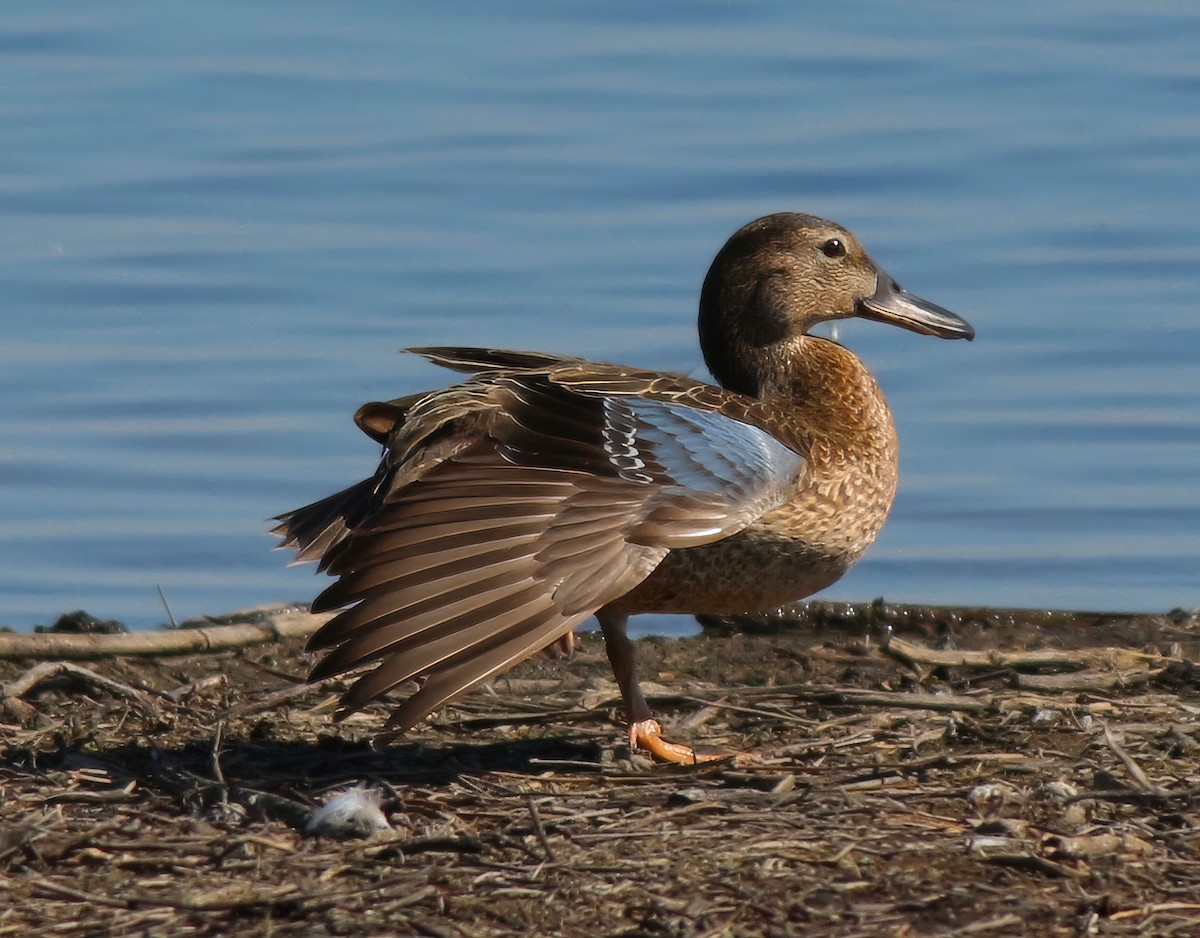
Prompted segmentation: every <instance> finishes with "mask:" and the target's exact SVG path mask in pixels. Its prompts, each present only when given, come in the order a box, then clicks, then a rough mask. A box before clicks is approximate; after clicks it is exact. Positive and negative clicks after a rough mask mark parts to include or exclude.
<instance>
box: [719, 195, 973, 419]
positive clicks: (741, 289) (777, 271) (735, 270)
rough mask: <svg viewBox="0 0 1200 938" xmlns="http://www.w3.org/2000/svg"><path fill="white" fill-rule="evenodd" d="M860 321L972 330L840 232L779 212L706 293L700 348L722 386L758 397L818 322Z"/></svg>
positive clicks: (761, 222) (725, 259)
mask: <svg viewBox="0 0 1200 938" xmlns="http://www.w3.org/2000/svg"><path fill="white" fill-rule="evenodd" d="M851 316H860V317H862V318H863V319H877V320H879V321H880V322H890V323H892V324H893V325H896V326H903V327H904V328H905V329H910V330H912V331H913V332H919V333H922V334H924V335H932V336H937V337H938V338H942V339H968V340H970V339H972V338H974V337H975V330H974V329H972V328H971V326H970V324H968V323H967V322H966V320H964V319H961V318H959V317H958V316H955V315H954V314H953V313H951V312H950V311H949V310H945V309H942V307H940V306H938V305H936V304H934V303H930V302H929V301H928V300H923V299H921V298H920V297H919V296H914V295H913V294H911V293H909V292H908V291H907V290H903V289H901V287H900V285H899V284H898V283H896V281H895V280H893V279H892V278H891V277H890V276H888V274H887V273H886V272H885V271H884V270H882V269H881V268H880V267H879V266H878V265H877V264H876V263H875V262H874V261H873V260H871V258H870V257H869V256H868V255H867V252H866V251H864V250H863V248H862V245H861V244H859V243H858V239H857V238H855V237H854V235H852V234H851V233H850V232H849V231H847V230H846V229H845V228H843V227H842V226H841V225H837V224H835V223H833V222H831V221H826V220H825V219H823V218H817V217H815V216H813V215H799V214H794V213H790V212H787V213H781V214H778V215H767V216H766V217H764V218H759V219H758V220H756V221H752V222H750V224H748V225H746V226H745V227H744V228H742V229H741V230H739V231H737V232H735V233H734V235H733V237H731V238H730V239H729V240H728V241H727V242H726V243H725V246H724V247H723V248H721V251H720V253H719V254H717V257H716V259H715V260H714V261H713V263H712V267H710V268H709V271H708V276H707V277H706V278H705V280H704V288H703V290H702V291H701V293H700V345H701V347H702V348H703V350H704V360H705V363H706V364H707V365H708V368H709V370H710V371H711V372H712V373H713V376H714V377H715V378H716V379H717V380H718V381H720V382H721V384H723V385H724V386H725V387H727V388H730V389H731V390H735V391H740V392H742V393H743V394H752V395H757V394H759V393H760V391H761V389H762V387H763V384H764V383H765V382H766V381H769V380H770V377H771V376H773V375H780V373H781V372H782V371H783V370H785V369H786V363H787V359H788V358H789V356H790V355H791V354H793V353H794V351H795V349H796V347H797V342H798V341H799V340H800V339H801V337H802V336H804V335H805V334H806V333H807V332H808V330H809V329H811V328H812V327H813V326H815V325H816V324H817V323H819V322H825V321H827V320H832V319H848V318H849V317H851Z"/></svg>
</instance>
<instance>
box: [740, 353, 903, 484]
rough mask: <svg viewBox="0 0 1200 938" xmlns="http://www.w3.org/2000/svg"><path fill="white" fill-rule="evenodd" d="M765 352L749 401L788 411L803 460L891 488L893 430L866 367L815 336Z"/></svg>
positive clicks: (876, 385) (886, 410) (892, 474)
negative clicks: (868, 476) (862, 474)
mask: <svg viewBox="0 0 1200 938" xmlns="http://www.w3.org/2000/svg"><path fill="white" fill-rule="evenodd" d="M770 352H771V354H769V355H765V356H760V357H759V358H758V359H757V363H758V368H757V373H756V375H755V379H754V380H755V383H756V386H757V389H758V391H757V393H756V394H755V395H754V396H755V397H757V398H759V399H760V400H761V401H762V402H763V403H764V404H766V405H767V406H769V407H772V408H776V407H778V406H779V405H781V404H782V405H783V406H784V407H786V408H787V411H788V412H790V413H791V414H792V415H793V418H794V419H792V420H789V421H787V423H788V424H790V425H791V426H792V427H794V428H796V432H798V433H800V434H802V435H803V439H801V440H798V441H797V443H798V444H799V445H800V446H801V447H802V448H803V450H804V451H805V455H806V456H807V457H808V458H809V459H810V460H812V461H814V462H816V463H821V464H825V466H826V467H827V468H828V469H830V470H833V471H835V472H836V471H837V470H838V469H839V468H841V469H844V470H846V471H863V472H868V473H869V474H871V475H872V476H873V477H875V478H874V479H873V481H874V482H875V483H876V484H877V485H879V486H881V487H882V488H883V489H889V490H890V489H891V488H893V487H894V484H895V463H896V430H895V427H894V425H893V424H892V415H891V412H890V411H889V410H888V406H887V401H886V400H885V399H884V397H883V393H882V392H881V391H880V390H879V385H878V384H877V383H876V382H875V379H874V378H873V377H872V376H871V373H870V372H869V371H868V370H867V368H866V366H865V365H864V364H863V363H862V362H861V361H859V360H858V358H857V357H856V356H855V355H854V354H853V353H852V352H851V351H850V350H849V349H846V348H844V347H843V346H841V345H838V344H837V343H836V342H831V341H829V340H828V339H822V338H818V337H817V336H810V335H802V336H796V337H790V338H788V339H787V340H786V341H785V342H781V343H778V344H776V345H775V346H773V347H772V348H771V350H770ZM743 393H744V392H743ZM854 467H857V469H855V468H854ZM885 475H886V476H888V478H884V477H883V476H885ZM888 501H889V503H890V495H889V496H888Z"/></svg>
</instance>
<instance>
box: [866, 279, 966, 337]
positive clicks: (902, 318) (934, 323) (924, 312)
mask: <svg viewBox="0 0 1200 938" xmlns="http://www.w3.org/2000/svg"><path fill="white" fill-rule="evenodd" d="M858 315H860V316H862V317H863V318H864V319H878V320H879V321H880V322H890V323H891V324H892V325H893V326H903V327H904V328H905V329H911V330H912V331H913V332H920V333H921V334H922V335H935V336H937V337H938V338H939V339H966V340H967V341H968V342H970V341H971V339H973V338H975V330H974V329H972V328H971V324H970V323H969V322H967V321H966V320H965V319H963V318H961V317H959V316H955V315H954V314H953V313H952V312H950V310H948V309H942V307H940V306H938V305H937V304H936V303H930V302H929V300H923V299H921V298H920V297H919V296H915V295H914V294H912V293H909V292H908V291H907V290H905V289H904V288H903V287H901V286H900V284H898V283H896V281H895V280H893V279H892V278H891V277H889V276H888V275H887V274H885V273H884V272H883V271H880V272H879V282H878V284H877V286H876V287H875V292H874V293H873V294H872V295H871V296H868V297H866V298H865V299H862V300H859V301H858Z"/></svg>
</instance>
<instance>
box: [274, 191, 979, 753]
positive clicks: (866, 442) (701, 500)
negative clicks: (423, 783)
mask: <svg viewBox="0 0 1200 938" xmlns="http://www.w3.org/2000/svg"><path fill="white" fill-rule="evenodd" d="M848 316H862V317H865V318H873V319H879V320H883V321H888V322H892V323H894V324H897V325H901V326H904V327H905V328H908V329H911V330H914V331H917V332H923V333H926V334H930V335H937V336H940V337H943V338H968V339H969V338H971V337H972V335H973V333H972V331H971V328H970V326H968V325H967V324H966V323H965V322H964V321H963V320H961V319H959V318H958V317H956V316H954V315H953V314H951V313H948V312H947V311H945V310H943V309H941V308H940V307H937V306H935V305H933V304H931V303H928V302H926V301H924V300H920V299H918V298H916V297H914V296H912V295H911V294H908V293H906V292H904V291H903V290H901V289H900V288H899V287H898V286H897V285H896V284H895V282H894V281H892V280H891V279H890V278H889V277H888V276H887V275H886V274H885V273H883V272H882V271H881V270H879V268H878V267H877V266H876V265H875V264H874V263H873V262H872V261H871V259H870V258H869V257H868V256H867V255H866V253H865V252H864V251H863V250H862V248H861V246H859V244H858V242H857V241H856V240H855V239H854V237H853V236H852V235H851V234H849V232H847V231H845V229H843V228H841V227H839V226H837V225H835V224H833V223H832V222H827V221H825V220H823V219H819V218H814V217H812V216H807V215H794V214H784V215H772V216H768V217H766V218H763V219H759V220H758V221H755V222H752V223H751V224H749V225H747V226H746V227H745V228H743V229H741V230H740V231H739V232H737V233H735V234H734V235H733V237H731V238H730V240H729V241H728V242H727V244H726V245H725V247H724V248H722V250H721V252H720V253H719V254H718V255H717V258H716V259H715V260H714V262H713V264H712V267H711V269H710V271H709V274H708V277H707V279H706V280H705V284H704V288H703V290H702V293H701V301H700V322H699V325H700V336H701V345H702V347H703V350H704V354H705V360H706V362H707V363H708V365H709V368H710V370H711V371H712V372H713V374H714V376H715V377H716V378H717V379H718V380H719V381H720V382H721V385H722V386H721V387H716V386H713V385H710V384H705V383H703V382H699V381H695V380H692V379H689V378H685V377H681V376H677V375H670V374H664V373H660V372H651V371H642V370H636V369H629V368H623V367H620V366H615V365H606V364H598V363H594V362H587V361H583V360H580V359H574V358H564V357H559V356H553V355H547V354H543V353H538V352H510V351H503V350H496V349H466V348H433V349H415V350H414V351H417V352H419V353H420V354H423V355H425V356H426V357H427V358H429V359H431V360H432V361H435V362H437V363H439V364H442V365H445V366H447V367H449V368H452V369H455V370H459V371H464V372H468V373H469V374H470V375H471V377H469V378H467V379H466V380H464V381H463V382H461V383H459V384H457V385H454V386H452V387H450V388H447V389H445V390H441V391H434V392H432V393H430V394H426V395H413V396H410V397H407V398H404V399H402V400H398V401H392V402H387V403H374V404H368V405H365V406H364V407H363V408H362V409H360V411H359V413H358V414H357V415H356V420H357V421H358V423H359V426H360V427H361V428H362V429H363V430H364V432H366V433H367V434H369V435H370V436H372V437H373V438H374V439H376V440H378V441H380V442H381V443H383V444H384V446H385V447H386V452H385V455H384V458H383V461H382V463H381V464H380V467H379V469H378V471H377V472H376V474H375V476H374V477H373V478H372V479H369V480H366V481H364V482H361V483H359V484H358V485H356V486H353V487H351V488H350V489H347V490H345V491H344V492H341V493H338V494H337V495H334V496H331V497H329V498H327V499H324V500H322V501H320V502H317V503H315V504H313V505H310V506H307V507H305V508H301V509H298V510H296V511H293V512H291V513H289V514H287V515H284V516H282V517H281V519H280V521H281V524H280V525H279V527H278V528H277V529H276V530H277V532H278V533H279V534H281V535H282V536H283V538H284V546H288V547H294V548H297V549H298V551H299V555H298V559H301V560H308V559H319V560H320V564H321V569H322V570H325V571H326V572H328V573H330V574H332V575H335V576H338V577H339V579H338V581H337V582H336V583H334V584H333V585H332V586H331V587H330V588H329V589H327V590H326V591H325V592H324V593H323V594H322V595H321V596H320V597H318V599H317V601H316V602H315V603H314V608H315V609H344V611H342V612H341V613H340V614H339V615H338V616H337V617H335V618H334V619H333V620H331V621H330V622H329V623H328V624H327V625H326V626H325V627H324V628H323V629H322V630H321V631H320V632H319V633H318V634H317V635H316V636H315V637H314V639H313V641H312V643H311V647H314V648H332V651H331V652H330V653H329V655H328V656H327V657H326V658H325V659H324V660H323V661H322V662H321V663H320V664H319V665H318V667H317V668H316V669H315V671H314V677H321V676H326V675H331V674H337V673H341V672H343V671H347V670H351V669H354V668H358V667H360V666H362V665H364V664H370V663H373V662H376V661H378V662H379V663H378V665H377V666H376V667H375V668H374V669H373V670H371V671H369V672H367V673H366V674H365V675H364V676H362V677H360V678H359V679H358V681H357V682H356V683H355V684H354V685H353V686H352V687H351V689H350V690H349V691H348V692H347V693H346V695H345V697H344V699H343V705H344V707H345V708H346V709H354V708H356V707H359V706H361V705H363V704H364V703H366V702H367V701H369V700H371V699H374V698H376V697H378V696H379V695H381V694H383V693H386V692H387V691H389V690H391V689H392V688H394V687H396V686H397V685H399V684H402V683H404V682H406V681H408V680H410V679H414V678H415V679H417V680H418V682H419V683H420V687H419V689H418V690H417V691H416V692H415V693H413V694H411V695H410V696H409V697H408V698H407V699H406V700H405V701H404V702H403V703H402V704H401V705H400V706H399V707H398V708H397V710H396V711H395V713H394V715H393V719H392V725H393V726H395V727H396V728H397V729H399V730H403V729H406V728H408V727H410V726H412V725H413V724H414V723H416V722H417V721H418V720H420V719H421V718H422V717H424V716H425V715H426V714H428V713H430V712H431V711H432V710H433V709H435V708H436V707H438V706H440V705H441V704H442V703H444V702H445V701H446V700H448V699H450V698H451V697H454V696H456V695H457V694H459V693H461V692H463V691H464V690H466V689H467V688H469V687H471V686H474V685H475V684H477V683H478V682H479V681H481V680H484V679H486V678H487V677H489V676H491V675H493V674H495V673H497V672H499V671H501V670H504V669H505V668H507V667H510V666H511V665H513V664H515V663H517V662H518V661H520V660H521V659H523V658H525V657H527V656H528V655H530V654H532V653H534V652H536V651H537V650H539V649H540V648H543V647H545V646H546V645H548V644H550V643H552V642H554V641H556V640H557V639H559V638H561V637H562V636H563V635H565V634H567V633H569V632H570V631H571V630H572V629H573V628H574V627H575V626H576V625H577V624H579V623H580V622H581V621H582V620H583V619H585V618H587V617H588V616H590V615H592V614H596V615H597V617H598V618H599V620H600V623H601V626H602V627H603V629H604V633H605V637H606V640H607V641H608V643H609V650H610V657H611V658H612V662H613V667H614V672H615V673H616V676H617V680H618V683H619V684H620V686H621V690H622V694H623V696H624V698H625V703H626V709H627V711H628V714H627V715H628V718H629V721H630V734H631V741H633V742H634V743H635V744H637V745H643V746H645V747H646V748H649V749H651V750H652V751H654V752H655V753H656V754H657V755H659V756H661V757H663V758H686V757H687V756H688V755H690V750H687V749H686V748H684V747H673V746H672V744H665V743H662V741H660V740H658V733H657V724H655V723H654V722H653V719H652V717H651V714H650V711H649V709H648V708H647V707H646V704H645V701H644V699H643V698H642V695H641V692H640V690H639V689H638V686H637V680H636V677H635V675H634V660H633V646H632V644H631V643H630V642H629V641H628V639H627V638H626V637H625V620H626V618H627V617H628V616H629V615H631V614H636V613H639V612H693V613H698V612H713V613H735V612H748V611H752V610H756V609H761V608H765V607H768V606H773V605H778V604H780V603H783V602H788V601H792V600H796V599H799V598H802V597H804V596H806V595H809V594H810V593H813V592H815V591H817V590H819V589H822V588H824V587H825V586H827V585H829V584H830V583H832V582H833V581H834V580H836V579H837V578H838V577H839V576H841V574H842V573H844V572H845V571H846V570H847V569H848V568H849V567H850V566H851V565H852V564H853V563H854V562H855V561H856V560H857V559H858V558H859V556H861V555H862V553H863V551H864V550H865V549H866V548H867V547H868V546H869V545H870V544H871V542H872V541H873V540H874V539H875V536H876V534H877V533H878V532H879V529H880V527H881V526H882V524H883V522H884V519H885V518H886V517H887V513H888V510H889V508H890V507H891V502H892V497H893V495H894V493H895V489H896V436H895V430H894V428H893V425H892V420H891V415H890V414H889V412H888V409H887V405H886V403H885V402H884V398H883V395H882V394H881V393H880V391H879V388H878V386H877V385H876V383H875V380H874V379H873V378H872V377H871V375H870V374H869V373H868V372H867V370H866V368H865V367H864V366H863V365H862V363H861V362H860V361H859V360H858V359H857V358H856V357H855V356H854V355H853V354H852V353H851V352H849V351H848V350H846V349H845V348H843V347H842V346H840V345H838V344H836V343H834V342H831V341H828V340H826V339H821V338H818V337H815V336H811V335H809V334H808V331H809V329H810V328H811V327H812V326H813V325H815V324H816V323H818V322H822V321H826V320H830V319H838V318H845V317H848ZM664 746H665V747H666V748H665V749H664V748H663V747H664Z"/></svg>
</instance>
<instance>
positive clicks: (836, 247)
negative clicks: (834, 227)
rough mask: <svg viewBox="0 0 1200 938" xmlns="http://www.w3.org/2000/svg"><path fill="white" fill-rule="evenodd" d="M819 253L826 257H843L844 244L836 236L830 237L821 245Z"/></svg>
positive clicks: (844, 252) (844, 251) (844, 253)
mask: <svg viewBox="0 0 1200 938" xmlns="http://www.w3.org/2000/svg"><path fill="white" fill-rule="evenodd" d="M821 253H822V254H824V255H825V256H826V257H845V256H846V245H844V244H842V242H841V241H839V240H838V239H837V238H830V239H829V240H828V241H826V242H825V243H824V244H822V245H821Z"/></svg>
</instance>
